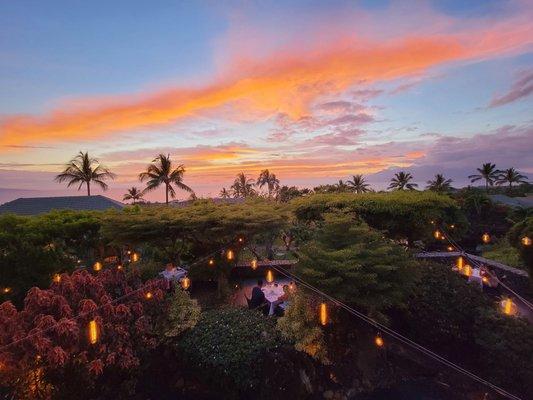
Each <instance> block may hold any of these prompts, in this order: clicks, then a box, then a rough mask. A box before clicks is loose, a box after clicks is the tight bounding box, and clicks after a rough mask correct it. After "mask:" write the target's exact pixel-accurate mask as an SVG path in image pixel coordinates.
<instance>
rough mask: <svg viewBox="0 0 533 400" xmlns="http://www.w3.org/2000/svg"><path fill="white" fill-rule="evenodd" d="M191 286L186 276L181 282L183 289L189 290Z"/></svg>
mask: <svg viewBox="0 0 533 400" xmlns="http://www.w3.org/2000/svg"><path fill="white" fill-rule="evenodd" d="M190 286H191V280H190V279H189V278H188V277H187V276H186V277H185V278H183V279H182V280H181V287H182V288H183V289H185V290H187V289H189V287H190Z"/></svg>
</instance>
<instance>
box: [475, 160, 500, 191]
mask: <svg viewBox="0 0 533 400" xmlns="http://www.w3.org/2000/svg"><path fill="white" fill-rule="evenodd" d="M476 169H477V172H479V174H474V175H468V179H470V182H476V181H480V180H481V179H485V190H486V191H487V192H488V191H489V185H490V186H492V185H494V181H495V180H496V179H497V178H498V175H499V174H500V171H498V170H497V169H496V164H491V163H485V164H483V165H482V166H481V168H476Z"/></svg>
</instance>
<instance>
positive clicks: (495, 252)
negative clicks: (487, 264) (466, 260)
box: [482, 239, 526, 270]
mask: <svg viewBox="0 0 533 400" xmlns="http://www.w3.org/2000/svg"><path fill="white" fill-rule="evenodd" d="M482 255H483V257H485V258H488V259H490V260H494V261H498V262H500V263H502V264H505V265H509V266H510V267H515V268H519V269H524V270H525V269H526V266H525V264H524V262H523V261H522V259H521V258H520V254H519V253H518V250H517V249H515V248H514V247H512V246H511V245H510V244H509V242H508V241H507V239H501V240H499V241H498V242H496V243H494V244H492V245H489V246H484V247H483V251H482Z"/></svg>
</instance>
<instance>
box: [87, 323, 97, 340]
mask: <svg viewBox="0 0 533 400" xmlns="http://www.w3.org/2000/svg"><path fill="white" fill-rule="evenodd" d="M96 342H98V325H97V324H96V321H95V320H94V319H93V320H91V321H89V343H90V344H96Z"/></svg>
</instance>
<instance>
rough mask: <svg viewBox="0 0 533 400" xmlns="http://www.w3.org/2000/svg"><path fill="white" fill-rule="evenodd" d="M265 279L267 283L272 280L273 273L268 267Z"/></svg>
mask: <svg viewBox="0 0 533 400" xmlns="http://www.w3.org/2000/svg"><path fill="white" fill-rule="evenodd" d="M266 281H267V282H268V283H272V282H274V274H273V273H272V271H271V270H270V269H269V270H268V271H267V276H266Z"/></svg>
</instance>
